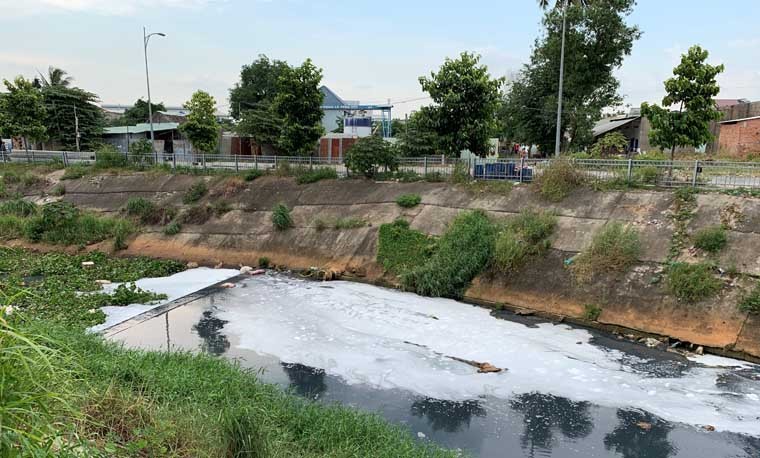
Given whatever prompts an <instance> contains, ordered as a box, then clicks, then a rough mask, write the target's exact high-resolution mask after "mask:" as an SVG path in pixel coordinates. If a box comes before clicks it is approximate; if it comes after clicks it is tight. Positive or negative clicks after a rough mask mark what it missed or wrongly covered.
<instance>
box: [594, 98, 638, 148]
mask: <svg viewBox="0 0 760 458" xmlns="http://www.w3.org/2000/svg"><path fill="white" fill-rule="evenodd" d="M651 129H652V126H651V124H650V123H649V120H648V119H647V118H645V117H644V116H641V109H640V108H632V109H631V110H630V111H629V112H628V114H627V115H623V116H612V117H608V118H604V119H602V120H601V121H599V122H598V123H596V125H595V126H594V128H593V129H592V133H593V136H594V141H596V140H598V139H599V138H601V137H603V136H605V135H607V134H609V133H611V132H620V133H622V134H623V135H624V136H625V138H626V139H627V140H628V146H627V149H628V151H635V152H646V151H648V150H649V131H650V130H651Z"/></svg>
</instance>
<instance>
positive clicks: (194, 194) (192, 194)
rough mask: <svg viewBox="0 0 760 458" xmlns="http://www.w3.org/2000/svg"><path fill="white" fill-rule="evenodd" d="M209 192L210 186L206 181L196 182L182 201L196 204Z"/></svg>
mask: <svg viewBox="0 0 760 458" xmlns="http://www.w3.org/2000/svg"><path fill="white" fill-rule="evenodd" d="M207 193H208V186H207V185H206V182H205V181H197V182H195V183H194V184H193V185H192V186H190V188H189V189H188V190H187V192H186V193H185V195H184V197H183V198H182V202H184V203H185V204H194V203H196V202H198V201H199V200H201V199H202V198H203V196H205V195H206V194H207Z"/></svg>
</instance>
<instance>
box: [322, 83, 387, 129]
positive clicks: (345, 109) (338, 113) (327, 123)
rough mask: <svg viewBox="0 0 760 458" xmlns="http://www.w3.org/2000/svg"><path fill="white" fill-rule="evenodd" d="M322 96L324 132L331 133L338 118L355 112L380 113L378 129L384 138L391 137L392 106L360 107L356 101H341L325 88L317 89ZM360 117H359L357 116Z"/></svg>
mask: <svg viewBox="0 0 760 458" xmlns="http://www.w3.org/2000/svg"><path fill="white" fill-rule="evenodd" d="M319 90H320V92H322V94H323V95H324V99H323V101H322V112H323V113H324V114H323V116H322V126H323V127H324V128H325V131H326V132H332V131H333V130H335V128H336V127H337V125H338V124H337V121H338V119H339V118H341V117H342V118H344V119H345V118H347V117H350V116H353V115H356V114H357V112H367V113H371V112H380V127H381V129H382V134H383V137H384V138H388V137H391V136H392V135H393V131H392V130H391V110H392V109H393V105H362V104H360V103H359V102H358V101H354V100H343V99H342V98H340V97H339V96H338V95H337V94H336V93H335V92H333V91H332V90H331V89H330V88H328V87H327V86H322V87H320V88H319ZM359 117H361V116H359Z"/></svg>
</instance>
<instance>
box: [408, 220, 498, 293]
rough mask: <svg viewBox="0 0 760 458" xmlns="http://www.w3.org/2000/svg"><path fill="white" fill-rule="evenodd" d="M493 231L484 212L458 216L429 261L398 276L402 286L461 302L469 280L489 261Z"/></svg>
mask: <svg viewBox="0 0 760 458" xmlns="http://www.w3.org/2000/svg"><path fill="white" fill-rule="evenodd" d="M496 232H497V229H496V226H495V225H494V224H493V223H492V222H491V220H490V219H489V218H488V215H486V213H485V212H484V211H482V210H473V211H468V212H465V213H462V214H460V215H459V216H457V217H456V218H455V219H454V220H453V221H452V222H451V224H450V226H449V228H448V229H447V230H446V232H445V233H444V234H443V236H442V237H441V238H440V239H439V241H438V244H437V249H436V250H435V252H434V253H433V255H432V256H431V257H430V259H429V260H428V261H427V262H425V263H424V264H422V265H420V266H418V267H415V268H413V269H411V270H408V271H406V272H404V273H403V274H402V275H401V283H402V285H403V286H404V288H406V289H407V290H410V291H415V292H416V293H417V294H420V295H423V296H432V297H449V298H453V299H461V298H462V296H463V295H464V292H465V290H466V289H467V287H468V286H469V284H470V282H471V281H472V279H473V278H475V276H476V275H478V274H479V273H480V272H482V271H483V269H484V268H485V267H486V266H487V265H488V264H489V263H490V262H491V256H492V253H493V249H494V242H495V238H496Z"/></svg>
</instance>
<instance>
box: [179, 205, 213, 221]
mask: <svg viewBox="0 0 760 458" xmlns="http://www.w3.org/2000/svg"><path fill="white" fill-rule="evenodd" d="M213 215H214V209H213V208H211V206H210V205H195V206H192V207H190V208H188V209H186V210H185V211H183V212H182V213H180V215H179V217H178V218H177V219H178V222H179V223H180V224H205V223H206V222H207V221H208V220H210V219H211V217H212V216H213Z"/></svg>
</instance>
